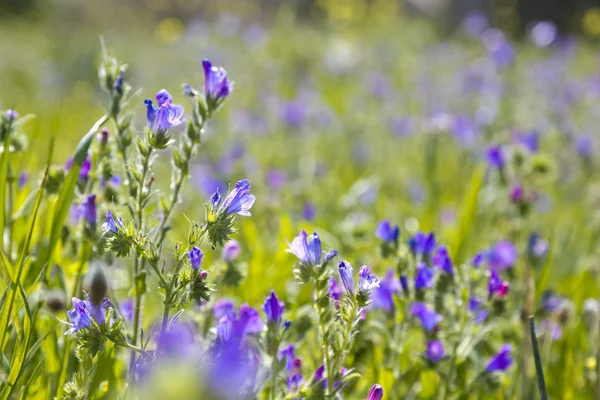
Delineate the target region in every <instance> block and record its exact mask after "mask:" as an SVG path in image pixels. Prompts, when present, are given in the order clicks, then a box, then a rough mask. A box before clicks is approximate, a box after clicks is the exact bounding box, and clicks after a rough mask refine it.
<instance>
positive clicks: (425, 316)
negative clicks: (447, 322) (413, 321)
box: [410, 303, 442, 331]
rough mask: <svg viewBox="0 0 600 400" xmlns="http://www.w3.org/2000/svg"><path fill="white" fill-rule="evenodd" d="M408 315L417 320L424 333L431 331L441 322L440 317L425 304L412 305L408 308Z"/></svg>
mask: <svg viewBox="0 0 600 400" xmlns="http://www.w3.org/2000/svg"><path fill="white" fill-rule="evenodd" d="M410 313H411V314H412V316H413V317H417V318H419V320H420V321H421V325H422V326H423V329H425V330H426V331H431V330H433V329H434V328H435V327H436V326H437V324H438V323H439V322H440V321H441V320H442V317H441V316H440V315H438V314H437V313H436V312H435V311H433V310H432V309H431V308H429V306H427V304H425V303H413V304H412V305H411V306H410Z"/></svg>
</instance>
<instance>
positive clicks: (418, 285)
mask: <svg viewBox="0 0 600 400" xmlns="http://www.w3.org/2000/svg"><path fill="white" fill-rule="evenodd" d="M434 283H435V273H434V271H433V269H432V268H428V267H427V264H425V263H424V262H422V263H419V265H418V266H417V271H416V273H415V289H416V290H423V289H427V288H431V287H433V284H434Z"/></svg>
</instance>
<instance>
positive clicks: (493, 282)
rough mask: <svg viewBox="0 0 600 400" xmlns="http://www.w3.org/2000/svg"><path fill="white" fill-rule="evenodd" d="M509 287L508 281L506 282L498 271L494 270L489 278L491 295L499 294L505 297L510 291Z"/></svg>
mask: <svg viewBox="0 0 600 400" xmlns="http://www.w3.org/2000/svg"><path fill="white" fill-rule="evenodd" d="M508 288H509V284H508V282H504V281H503V280H502V278H501V277H500V275H499V274H498V272H496V271H494V270H492V272H491V273H490V279H489V280H488V292H489V294H490V296H493V295H495V294H497V295H498V296H499V297H504V296H506V294H507V293H508Z"/></svg>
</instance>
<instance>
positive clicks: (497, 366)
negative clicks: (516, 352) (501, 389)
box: [485, 344, 513, 373]
mask: <svg viewBox="0 0 600 400" xmlns="http://www.w3.org/2000/svg"><path fill="white" fill-rule="evenodd" d="M511 350H512V347H511V346H510V345H509V344H505V345H504V346H502V348H501V349H500V352H498V354H496V355H495V356H494V357H492V359H491V360H490V361H489V363H488V365H487V367H486V368H485V370H486V372H488V373H491V372H495V371H506V370H507V369H508V368H509V367H510V366H511V365H512V362H513V360H512V357H511V356H510V353H511Z"/></svg>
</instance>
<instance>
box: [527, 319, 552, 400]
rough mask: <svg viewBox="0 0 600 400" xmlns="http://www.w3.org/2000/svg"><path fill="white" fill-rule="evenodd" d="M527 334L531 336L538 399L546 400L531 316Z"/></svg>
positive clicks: (540, 361) (538, 350) (544, 384)
mask: <svg viewBox="0 0 600 400" xmlns="http://www.w3.org/2000/svg"><path fill="white" fill-rule="evenodd" d="M529 334H530V335H531V344H532V347H533V359H534V360H535V373H536V375H537V381H538V389H539V390H540V399H541V400H548V394H547V393H546V382H545V381H544V369H543V368H542V359H541V358H540V349H539V348H538V341H537V337H536V336H535V322H534V321H533V316H531V317H529Z"/></svg>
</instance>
